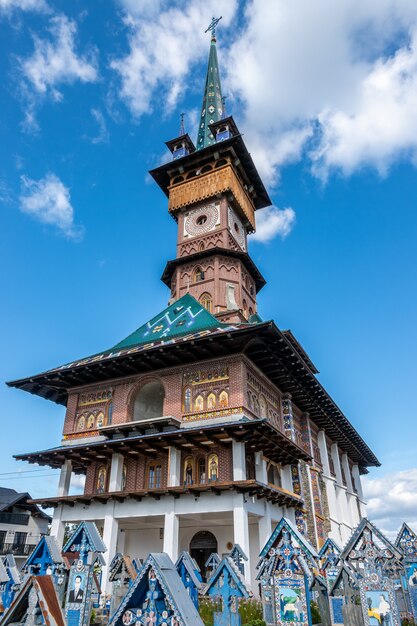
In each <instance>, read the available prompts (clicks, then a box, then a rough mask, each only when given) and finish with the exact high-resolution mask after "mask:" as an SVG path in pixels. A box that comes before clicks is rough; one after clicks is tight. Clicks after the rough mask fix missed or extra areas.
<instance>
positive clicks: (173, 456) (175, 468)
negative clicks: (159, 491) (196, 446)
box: [168, 446, 181, 487]
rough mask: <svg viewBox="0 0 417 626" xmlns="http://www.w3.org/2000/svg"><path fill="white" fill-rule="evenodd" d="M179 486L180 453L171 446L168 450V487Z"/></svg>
mask: <svg viewBox="0 0 417 626" xmlns="http://www.w3.org/2000/svg"><path fill="white" fill-rule="evenodd" d="M180 484H181V451H180V450H178V449H177V448H174V447H173V446H170V447H169V448H168V487H178V486H179V485H180Z"/></svg>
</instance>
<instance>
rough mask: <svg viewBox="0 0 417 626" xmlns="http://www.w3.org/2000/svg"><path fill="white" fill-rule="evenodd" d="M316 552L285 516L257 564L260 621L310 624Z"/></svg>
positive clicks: (307, 625)
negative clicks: (262, 615)
mask: <svg viewBox="0 0 417 626" xmlns="http://www.w3.org/2000/svg"><path fill="white" fill-rule="evenodd" d="M316 559H318V554H317V552H316V551H315V549H314V548H313V546H311V544H310V543H309V542H308V541H307V540H306V539H305V537H304V536H303V535H302V534H301V533H300V532H299V531H298V529H297V528H296V527H295V526H293V525H292V524H291V522H290V521H289V520H287V519H286V518H284V517H283V518H282V519H281V521H280V522H279V523H278V525H277V526H276V528H275V530H274V531H273V533H272V535H271V537H270V538H269V540H268V541H267V543H266V545H265V546H264V548H263V550H262V552H261V554H260V561H259V563H258V569H259V573H258V576H257V579H258V580H259V581H260V583H261V591H262V603H263V610H264V620H265V622H266V623H267V625H268V626H276V625H279V626H284V625H285V624H287V625H288V626H295V625H298V624H299V625H300V626H311V623H312V622H311V614H310V589H309V586H310V583H311V582H312V580H313V570H314V569H316V568H317V562H316Z"/></svg>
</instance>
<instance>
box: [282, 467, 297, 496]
mask: <svg viewBox="0 0 417 626" xmlns="http://www.w3.org/2000/svg"><path fill="white" fill-rule="evenodd" d="M281 485H282V488H283V489H286V490H287V491H291V493H294V485H293V483H292V473H291V465H284V466H283V467H282V468H281Z"/></svg>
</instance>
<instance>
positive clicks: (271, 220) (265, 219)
mask: <svg viewBox="0 0 417 626" xmlns="http://www.w3.org/2000/svg"><path fill="white" fill-rule="evenodd" d="M294 224H295V211H294V209H292V208H291V207H288V208H286V209H279V208H278V207H275V206H270V207H267V208H266V209H261V210H260V211H257V212H256V233H254V234H253V235H251V240H252V241H260V242H262V243H266V242H268V241H271V239H273V238H274V237H276V236H277V235H279V236H280V237H281V238H282V239H284V238H285V237H286V236H287V235H289V233H290V232H291V231H292V229H293V227H294Z"/></svg>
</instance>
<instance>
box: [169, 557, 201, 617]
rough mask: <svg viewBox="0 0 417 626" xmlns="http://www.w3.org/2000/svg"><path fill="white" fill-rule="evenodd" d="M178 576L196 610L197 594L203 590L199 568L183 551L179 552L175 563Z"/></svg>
mask: <svg viewBox="0 0 417 626" xmlns="http://www.w3.org/2000/svg"><path fill="white" fill-rule="evenodd" d="M175 567H176V569H177V572H178V575H179V577H180V578H181V580H182V584H183V585H184V587H185V588H186V590H187V592H188V595H189V596H190V598H191V600H192V603H193V604H194V606H195V608H196V609H197V610H198V594H199V592H200V591H201V590H202V588H203V579H202V578H201V573H200V568H199V567H198V565H197V563H196V562H195V560H194V559H193V558H192V557H191V555H190V554H189V553H188V552H186V551H184V552H181V554H180V556H179V558H178V560H177V562H176V563H175Z"/></svg>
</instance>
